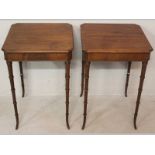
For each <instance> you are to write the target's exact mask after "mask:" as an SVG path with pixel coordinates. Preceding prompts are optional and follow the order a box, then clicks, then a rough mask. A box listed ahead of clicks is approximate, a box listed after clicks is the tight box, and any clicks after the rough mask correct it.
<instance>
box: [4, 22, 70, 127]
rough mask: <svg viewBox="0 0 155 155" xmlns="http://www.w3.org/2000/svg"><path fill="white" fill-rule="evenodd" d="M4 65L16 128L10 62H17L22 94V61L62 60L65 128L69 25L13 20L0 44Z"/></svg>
mask: <svg viewBox="0 0 155 155" xmlns="http://www.w3.org/2000/svg"><path fill="white" fill-rule="evenodd" d="M2 50H3V51H4V55H5V59H6V63H7V66H8V72H9V78H10V84H11V90H12V98H13V105H14V110H15V116H16V129H18V126H19V117H18V110H17V101H16V93H15V85H14V78H13V68H12V63H13V62H14V61H18V62H19V67H20V73H21V84H22V96H24V92H25V90H24V80H23V69H22V61H65V70H66V76H65V77H66V125H67V128H68V129H69V128H70V126H69V121H68V116H69V78H70V62H71V58H72V50H73V29H72V26H71V25H70V24H66V23H17V24H13V25H12V26H11V28H10V31H9V33H8V36H7V38H6V40H5V42H4V45H3V47H2Z"/></svg>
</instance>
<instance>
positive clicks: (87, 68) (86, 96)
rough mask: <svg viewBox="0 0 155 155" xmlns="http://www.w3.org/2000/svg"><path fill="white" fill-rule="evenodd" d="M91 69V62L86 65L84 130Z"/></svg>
mask: <svg viewBox="0 0 155 155" xmlns="http://www.w3.org/2000/svg"><path fill="white" fill-rule="evenodd" d="M89 68H90V62H86V63H85V89H84V112H83V126H82V129H84V128H85V124H86V116H87V99H88V81H89Z"/></svg>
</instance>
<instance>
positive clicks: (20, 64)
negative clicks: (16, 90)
mask: <svg viewBox="0 0 155 155" xmlns="http://www.w3.org/2000/svg"><path fill="white" fill-rule="evenodd" d="M19 69H20V77H21V86H22V97H24V96H25V86H24V74H23V64H22V62H21V61H20V62H19Z"/></svg>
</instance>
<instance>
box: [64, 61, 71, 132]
mask: <svg viewBox="0 0 155 155" xmlns="http://www.w3.org/2000/svg"><path fill="white" fill-rule="evenodd" d="M65 65H66V75H65V77H66V125H67V128H68V129H70V126H69V120H68V117H69V79H70V61H66V62H65Z"/></svg>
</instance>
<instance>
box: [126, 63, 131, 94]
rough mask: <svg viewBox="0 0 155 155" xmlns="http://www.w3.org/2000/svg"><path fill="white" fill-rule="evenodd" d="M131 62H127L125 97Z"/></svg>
mask: <svg viewBox="0 0 155 155" xmlns="http://www.w3.org/2000/svg"><path fill="white" fill-rule="evenodd" d="M130 69H131V61H129V62H128V70H127V75H126V84H125V97H127V91H128V84H129V77H130Z"/></svg>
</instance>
